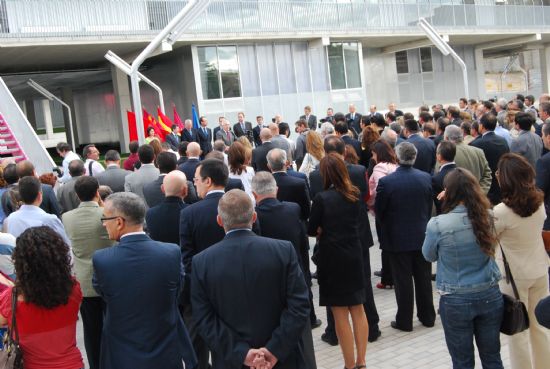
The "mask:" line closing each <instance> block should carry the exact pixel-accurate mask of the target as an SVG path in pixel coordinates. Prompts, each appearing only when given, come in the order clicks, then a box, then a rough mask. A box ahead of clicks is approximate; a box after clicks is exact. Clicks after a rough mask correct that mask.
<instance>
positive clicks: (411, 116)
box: [403, 112, 414, 120]
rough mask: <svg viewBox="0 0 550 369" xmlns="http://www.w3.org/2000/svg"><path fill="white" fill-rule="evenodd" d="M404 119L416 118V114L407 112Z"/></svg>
mask: <svg viewBox="0 0 550 369" xmlns="http://www.w3.org/2000/svg"><path fill="white" fill-rule="evenodd" d="M403 119H405V120H409V119H414V115H413V113H409V112H406V113H405V114H403Z"/></svg>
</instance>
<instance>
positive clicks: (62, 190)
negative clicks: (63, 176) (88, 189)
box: [57, 159, 86, 213]
mask: <svg viewBox="0 0 550 369" xmlns="http://www.w3.org/2000/svg"><path fill="white" fill-rule="evenodd" d="M85 173H86V168H85V167H84V162H83V161H82V160H79V159H76V160H73V161H71V162H70V163H69V174H70V176H71V179H69V180H68V181H67V182H65V183H64V184H63V185H62V186H61V187H59V189H58V190H57V201H59V206H60V207H61V212H62V213H65V212H67V211H71V210H73V209H76V208H77V207H78V205H80V199H79V198H78V196H77V195H76V192H75V191H74V185H75V181H76V179H77V178H78V177H80V176H83V175H84V174H85Z"/></svg>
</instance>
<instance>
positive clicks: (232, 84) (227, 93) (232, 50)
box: [218, 46, 241, 98]
mask: <svg viewBox="0 0 550 369" xmlns="http://www.w3.org/2000/svg"><path fill="white" fill-rule="evenodd" d="M218 60H219V63H220V74H221V79H222V88H223V97H224V98H229V97H240V96H241V86H240V80H239V62H238V60H237V47H236V46H223V47H218Z"/></svg>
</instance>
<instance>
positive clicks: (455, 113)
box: [447, 106, 460, 119]
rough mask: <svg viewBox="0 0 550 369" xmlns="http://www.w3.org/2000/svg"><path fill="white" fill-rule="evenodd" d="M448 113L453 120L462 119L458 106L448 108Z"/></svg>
mask: <svg viewBox="0 0 550 369" xmlns="http://www.w3.org/2000/svg"><path fill="white" fill-rule="evenodd" d="M447 113H448V114H450V115H451V117H452V118H453V119H456V118H460V109H458V108H457V107H456V106H449V107H448V108H447Z"/></svg>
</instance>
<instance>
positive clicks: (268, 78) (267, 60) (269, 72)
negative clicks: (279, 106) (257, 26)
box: [256, 44, 279, 96]
mask: <svg viewBox="0 0 550 369" xmlns="http://www.w3.org/2000/svg"><path fill="white" fill-rule="evenodd" d="M256 53H257V55H258V65H259V66H260V80H261V81H262V95H263V96H268V95H277V94H278V93H279V85H278V84H277V68H276V67H275V55H274V54H273V45H272V44H265V45H257V47H256Z"/></svg>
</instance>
